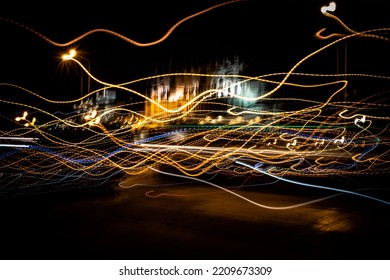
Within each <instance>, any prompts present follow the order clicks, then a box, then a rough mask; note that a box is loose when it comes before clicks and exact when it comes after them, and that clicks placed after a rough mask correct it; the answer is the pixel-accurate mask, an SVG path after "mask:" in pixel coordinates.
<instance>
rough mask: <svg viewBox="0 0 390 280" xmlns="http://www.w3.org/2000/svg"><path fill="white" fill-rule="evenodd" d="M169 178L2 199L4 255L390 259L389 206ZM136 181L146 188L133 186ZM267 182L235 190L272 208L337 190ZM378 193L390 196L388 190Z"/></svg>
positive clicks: (0, 254)
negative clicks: (267, 184)
mask: <svg viewBox="0 0 390 280" xmlns="http://www.w3.org/2000/svg"><path fill="white" fill-rule="evenodd" d="M168 179H169V178H165V177H161V176H156V175H154V176H152V175H149V176H148V177H144V178H123V180H122V183H121V184H122V186H127V188H120V187H118V182H114V183H112V185H113V186H106V187H103V186H101V187H99V188H95V189H80V190H74V191H64V192H57V193H54V194H53V193H52V194H40V195H28V196H23V197H14V198H2V199H1V200H0V211H1V214H2V219H1V220H2V221H1V225H2V226H1V233H0V237H1V240H2V249H1V250H0V258H1V259H16V260H20V259H44V260H46V259H71V260H73V259H76V260H79V259H92V260H100V259H102V260H106V259H116V260H118V259H146V260H149V259H232V260H235V259H276V260H278V259H298V260H299V259H315V260H326V259H335V260H339V259H340V260H342V259H352V260H358V259H363V260H366V259H368V260H371V259H374V260H376V259H387V258H388V256H387V255H386V252H388V249H389V247H390V246H389V244H390V242H389V236H390V223H389V220H388V216H389V213H390V211H389V210H390V206H389V205H386V204H383V203H378V202H375V201H372V200H368V199H364V198H360V197H354V196H351V195H341V196H337V197H334V198H331V199H328V200H325V201H322V202H317V203H314V204H309V205H305V206H301V207H298V208H295V209H290V210H269V209H264V208H261V207H258V206H255V205H253V204H250V203H248V202H245V201H244V200H242V199H240V198H238V197H236V196H233V195H231V194H229V193H227V192H224V191H222V190H219V189H217V188H213V187H211V186H207V185H204V184H201V183H198V182H196V183H193V182H184V183H181V184H178V185H167V183H169V181H167V180H168ZM367 180H368V181H371V182H372V179H367ZM359 181H360V182H362V179H359ZM140 182H142V184H144V185H142V186H141V185H138V186H133V187H131V188H129V186H131V185H132V184H135V183H140ZM170 183H172V181H170ZM153 184H154V186H153ZM272 188H273V190H271V188H268V189H267V188H266V187H260V188H259V187H256V188H246V189H242V190H238V191H237V192H238V193H239V194H242V195H244V196H245V197H248V198H250V199H252V200H253V201H256V202H257V203H261V204H266V205H274V206H278V205H279V206H286V205H293V204H296V203H303V202H306V201H309V200H311V199H317V198H320V197H324V196H327V195H331V194H334V192H327V193H326V192H322V191H309V192H307V190H305V189H304V188H302V189H300V188H299V187H296V186H291V185H289V184H280V186H277V185H274V186H273V187H272ZM146 194H150V195H154V196H155V195H161V194H169V195H163V196H158V197H155V198H151V197H149V196H147V195H146ZM377 194H378V195H379V194H385V195H386V196H387V198H388V196H389V192H388V190H385V191H383V192H378V193H377ZM387 201H388V199H387Z"/></svg>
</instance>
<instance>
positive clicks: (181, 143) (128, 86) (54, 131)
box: [0, 1, 390, 210]
mask: <svg viewBox="0 0 390 280" xmlns="http://www.w3.org/2000/svg"><path fill="white" fill-rule="evenodd" d="M234 2H238V1H230V2H226V3H222V4H219V5H215V6H213V7H211V8H208V9H206V10H203V11H201V12H198V13H196V14H193V15H192V16H189V17H186V18H184V19H183V20H181V21H179V22H178V23H177V24H175V25H174V26H173V27H172V28H171V29H170V30H169V31H168V32H167V33H166V34H165V35H164V36H163V37H162V38H161V39H159V40H156V41H154V42H151V43H145V44H144V43H138V42H135V41H133V40H131V39H128V38H127V37H125V36H123V35H121V34H118V33H115V32H113V31H109V30H105V29H96V30H92V31H90V32H87V33H85V34H83V35H81V36H79V37H77V38H76V39H74V40H72V41H70V42H67V43H64V44H60V43H56V42H54V41H53V40H50V39H48V38H46V37H44V36H43V35H41V34H40V33H38V32H36V31H34V30H32V29H30V28H28V27H26V26H22V27H23V28H25V29H27V30H30V31H31V32H33V33H34V34H36V35H38V36H39V37H41V38H42V39H44V40H45V41H47V42H48V43H50V44H53V45H56V46H59V47H64V46H68V45H70V44H73V43H74V42H76V41H79V40H82V39H83V38H85V37H86V36H88V35H90V34H92V33H95V32H107V33H109V34H111V35H113V36H115V37H119V38H121V39H123V40H124V41H126V42H128V43H130V44H133V45H136V46H140V47H143V46H150V45H153V44H158V43H160V42H161V41H162V40H164V39H165V38H167V37H168V36H169V35H170V34H171V33H172V31H173V30H174V29H175V28H176V27H177V26H179V25H180V24H182V23H183V22H184V21H186V20H189V19H191V18H193V17H195V16H198V15H201V14H203V13H206V12H209V11H211V10H212V9H215V8H218V7H221V6H224V5H227V4H232V3H234ZM324 14H325V15H326V16H330V14H329V11H328V10H326V11H325V12H324ZM331 18H333V19H336V20H337V21H338V22H339V23H340V24H341V25H342V27H343V28H344V30H346V31H347V32H349V33H350V34H347V35H339V34H333V35H330V36H327V37H324V36H323V35H321V32H322V31H321V32H319V33H317V34H316V36H317V37H318V38H320V39H328V38H331V37H342V38H339V39H336V40H335V41H333V42H331V43H328V44H326V45H325V46H323V47H321V48H320V49H318V50H316V51H314V52H312V53H310V54H308V55H307V56H305V57H304V58H302V59H300V60H299V61H298V62H297V63H296V64H295V65H294V66H293V67H292V68H291V69H290V71H288V72H286V73H271V74H266V75H262V76H248V75H241V74H204V73H197V72H190V73H168V74H163V75H156V76H151V77H145V78H142V79H138V80H132V81H127V82H123V83H120V84H111V83H107V82H105V81H104V79H101V78H97V77H95V76H94V75H93V73H92V72H93V71H89V70H87V68H86V67H84V66H83V64H82V63H81V62H80V61H79V60H77V58H76V53H68V54H66V55H64V56H63V59H64V60H67V61H68V62H74V63H76V64H77V65H78V66H79V67H80V68H81V69H82V70H83V71H84V72H85V73H87V74H88V75H89V77H90V78H91V79H93V80H94V81H95V82H96V83H98V84H100V85H101V88H100V89H98V90H96V91H93V92H89V93H88V94H86V95H84V96H82V97H81V98H78V99H75V100H52V99H50V98H47V97H45V96H42V95H40V94H39V93H35V92H33V91H31V90H29V89H26V88H23V87H21V86H18V85H14V84H10V83H1V84H0V87H1V88H3V89H5V90H6V89H9V88H12V89H14V90H17V91H18V92H19V94H20V95H21V96H23V95H26V96H33V97H34V98H36V99H39V100H41V101H42V102H45V103H49V104H51V103H53V104H56V105H58V110H59V112H60V110H61V109H60V107H61V105H66V104H69V103H75V102H80V107H79V108H78V109H77V110H75V111H74V112H69V113H66V114H65V113H58V112H57V113H51V112H48V111H46V110H45V109H43V108H38V107H36V106H33V105H30V104H25V103H23V102H21V101H17V100H14V99H13V98H12V96H10V95H6V94H3V93H1V97H0V102H2V103H3V104H5V105H6V106H9V107H12V108H14V110H15V111H14V112H15V114H13V115H5V114H4V115H1V117H2V120H3V123H6V124H7V125H9V126H10V127H12V128H11V129H9V130H2V131H0V141H1V143H0V147H2V148H6V149H4V150H1V151H0V161H1V167H0V194H3V195H9V194H10V193H11V194H13V193H17V192H20V191H21V192H36V191H39V190H41V189H45V190H47V188H48V187H49V188H51V190H53V191H54V190H55V189H56V187H58V188H60V189H63V188H67V187H74V186H75V185H78V186H80V185H83V184H85V185H88V186H95V185H101V184H103V183H105V182H107V181H108V180H109V179H110V180H111V179H112V178H114V177H115V176H117V175H121V176H122V175H123V174H125V175H126V176H137V175H141V174H145V173H146V172H148V171H150V170H153V171H155V172H157V173H162V174H170V175H171V176H174V177H180V178H187V179H188V178H191V179H192V180H194V181H198V182H202V183H205V184H208V185H211V186H213V187H216V188H218V189H220V190H223V191H226V192H228V193H230V194H232V195H235V196H236V197H238V198H240V199H243V200H244V201H246V202H249V203H252V204H254V205H256V206H259V207H264V208H268V209H275V210H276V209H277V210H285V209H291V208H296V207H300V206H303V205H307V204H310V203H316V202H319V201H322V200H324V199H329V198H331V197H334V196H337V195H340V194H347V195H353V196H360V197H363V198H366V199H370V200H374V201H376V202H378V203H382V204H385V205H389V204H390V202H389V201H388V200H386V199H382V198H378V197H374V196H371V195H369V194H367V195H366V194H362V193H360V192H357V191H356V188H355V189H348V188H345V189H343V188H341V187H340V188H336V187H332V188H331V187H327V186H324V185H317V184H310V183H306V182H305V179H307V178H316V177H319V178H323V177H329V176H373V175H386V174H388V172H389V162H390V158H389V149H388V145H389V139H390V138H389V135H388V131H389V130H388V127H389V120H390V118H389V116H388V114H387V113H386V112H387V111H388V110H389V104H388V102H387V100H388V97H387V95H388V92H380V93H374V94H372V95H371V96H368V97H367V98H365V99H363V100H359V101H337V98H338V95H339V94H340V92H341V91H342V90H344V89H345V88H347V86H348V80H347V79H348V78H353V77H359V78H361V79H366V80H367V82H369V81H370V82H373V83H375V81H378V80H380V81H388V80H389V79H390V77H388V76H386V75H379V74H365V73H355V74H354V73H349V74H343V75H342V77H343V78H344V80H338V79H339V78H340V75H337V74H332V73H330V74H316V73H299V72H297V71H296V70H297V69H298V68H299V67H300V66H301V65H303V64H304V63H305V62H307V61H308V60H314V59H315V58H316V56H317V55H318V54H319V53H323V52H326V51H327V50H328V49H329V48H330V47H332V46H334V45H336V44H338V43H339V42H340V41H342V40H347V39H349V38H352V37H358V36H361V35H362V34H369V35H370V36H363V37H364V38H366V39H367V38H368V39H372V38H375V39H381V40H382V41H383V42H385V43H386V42H387V41H388V38H386V37H383V35H376V33H382V32H383V31H384V30H386V31H389V29H377V30H368V31H365V32H355V31H353V30H351V29H349V28H347V26H346V25H345V24H344V23H342V21H341V20H340V19H338V18H336V17H335V16H331ZM3 20H4V19H3ZM165 78H169V79H182V80H184V79H189V80H190V81H192V82H193V81H197V80H199V79H200V78H202V79H205V80H206V81H208V86H204V87H203V89H202V90H201V89H200V88H199V87H196V88H195V89H193V90H192V91H191V93H190V92H187V93H184V92H183V91H176V92H172V93H170V94H171V95H170V96H169V97H168V96H167V97H166V98H165V99H161V95H158V94H157V96H153V95H152V96H151V95H149V94H146V93H143V92H140V91H137V90H134V89H133V88H132V86H133V85H135V84H137V83H142V82H145V81H151V80H155V79H165ZM216 80H218V81H220V80H223V81H224V82H223V83H222V84H220V83H216V82H215V81H216ZM253 83H256V84H257V85H259V84H266V85H268V86H271V87H272V88H271V89H270V90H269V91H267V92H265V91H264V92H256V94H253V93H252V91H250V90H251V87H250V85H253ZM336 86H338V88H337V89H336V90H335V87H336ZM107 89H116V90H118V92H119V93H120V94H126V95H136V96H138V97H139V98H141V99H142V101H140V102H134V103H127V104H116V105H113V106H111V107H109V108H107V107H99V106H94V105H96V104H92V105H91V104H89V103H88V102H89V101H90V100H91V99H90V98H92V97H93V96H94V95H96V94H97V93H99V92H101V91H102V90H107ZM236 89H240V90H236ZM244 89H247V90H248V91H244ZM282 90H286V92H288V93H285V92H284V91H282ZM281 91H282V93H280V92H281ZM248 92H249V93H248ZM167 94H168V93H167ZM277 94H278V95H277ZM300 95H302V96H300ZM308 95H309V96H311V97H312V98H305V97H304V96H308ZM21 100H23V99H21ZM272 103H273V104H283V103H289V104H291V103H293V104H294V108H291V107H288V108H283V107H281V108H280V109H277V110H271V109H268V108H267V107H266V106H265V104H272ZM88 104H89V105H88ZM245 104H246V105H245ZM248 104H250V106H249V105H248ZM81 105H83V106H84V107H83V106H81ZM140 106H141V107H142V108H143V109H142V110H140V109H139V107H140ZM71 133H75V134H76V137H73V136H72V137H69V134H71ZM26 139H39V141H32V142H31V141H30V142H26ZM167 167H168V168H173V169H174V170H176V171H177V172H178V173H177V174H176V173H172V172H168V171H164V170H165V168H167ZM219 174H223V175H229V176H231V177H234V178H238V179H241V178H243V180H246V178H248V177H251V178H252V179H256V180H257V181H258V182H261V181H264V180H266V179H267V178H274V179H276V180H277V181H279V182H280V181H285V182H288V183H291V184H297V185H305V186H308V187H311V188H317V189H327V190H332V191H334V192H335V193H336V194H334V195H330V196H327V197H323V198H319V199H315V200H310V201H308V202H305V203H300V204H296V205H288V206H284V207H274V206H270V205H264V204H260V203H257V202H254V201H252V200H251V199H249V198H247V197H244V196H243V195H240V194H238V193H237V192H235V191H233V190H231V189H229V188H227V187H222V186H221V185H220V184H217V183H214V182H211V181H206V180H205V179H204V176H210V175H212V176H213V177H212V178H216V176H217V175H219ZM293 178H294V179H293ZM32 181H33V182H34V183H31V182H32ZM372 190H375V188H374V187H373V188H372ZM365 191H367V190H365ZM368 191H369V190H368Z"/></svg>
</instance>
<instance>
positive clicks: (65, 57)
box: [62, 49, 91, 97]
mask: <svg viewBox="0 0 390 280" xmlns="http://www.w3.org/2000/svg"><path fill="white" fill-rule="evenodd" d="M76 55H77V52H76V50H75V49H70V50H69V53H67V54H64V55H63V56H62V59H63V60H71V59H74V57H75V56H76ZM83 59H84V60H85V61H86V62H87V64H88V73H87V74H88V85H87V87H88V93H89V91H90V88H91V77H90V76H89V75H90V74H89V73H90V72H91V64H90V63H89V60H88V59H86V58H83ZM82 96H83V73H82V72H81V86H80V97H82Z"/></svg>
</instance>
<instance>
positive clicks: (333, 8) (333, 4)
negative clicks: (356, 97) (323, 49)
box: [321, 2, 347, 101]
mask: <svg viewBox="0 0 390 280" xmlns="http://www.w3.org/2000/svg"><path fill="white" fill-rule="evenodd" d="M334 11H336V2H330V3H329V5H328V6H322V8H321V13H323V14H324V15H325V16H329V15H330V14H329V13H328V12H334ZM332 17H333V16H332ZM339 49H340V46H339V45H337V50H336V52H337V53H336V71H337V74H339V72H340V60H339V53H340V51H339ZM346 74H347V41H346V40H344V79H345V80H346V79H347V76H346ZM346 100H347V88H346V87H345V88H344V101H346Z"/></svg>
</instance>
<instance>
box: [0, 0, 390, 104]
mask: <svg viewBox="0 0 390 280" xmlns="http://www.w3.org/2000/svg"><path fill="white" fill-rule="evenodd" d="M336 2H337V10H336V12H335V13H334V14H335V15H336V16H338V17H339V18H340V19H341V20H343V21H344V22H345V23H346V24H347V25H348V26H349V27H350V28H352V29H354V30H356V31H362V30H367V29H372V28H384V27H388V26H390V22H389V21H388V16H387V9H386V1H384V0H382V1H379V0H374V1H371V0H359V1H336ZM220 3H223V1H216V0H207V1H157V2H156V1H150V0H143V1H136V2H135V1H132V2H129V3H125V2H123V1H106V2H102V3H97V2H96V3H94V4H87V3H86V4H82V5H81V4H80V6H78V5H77V4H78V3H74V4H72V3H69V4H68V3H66V2H64V3H62V4H56V5H54V4H47V3H46V2H45V3H39V2H38V3H37V2H36V1H33V2H29V3H28V4H20V3H19V2H18V3H13V4H11V3H8V4H4V5H3V4H2V8H1V13H0V16H1V17H3V18H8V19H10V20H13V21H15V22H18V23H20V24H23V25H25V26H27V27H29V28H31V29H33V30H35V31H36V32H39V33H41V34H42V35H44V36H46V37H47V38H49V39H51V40H53V41H55V42H58V43H65V42H67V41H70V40H72V39H74V38H76V37H78V36H79V35H81V34H83V33H84V32H88V31H90V30H92V29H95V28H104V29H109V30H112V31H115V32H117V33H120V34H122V35H123V36H126V37H128V38H130V39H133V40H135V41H139V42H143V43H146V42H151V41H154V40H157V39H159V38H161V37H162V36H163V35H164V34H165V33H166V32H167V31H168V30H169V28H171V27H172V26H173V25H174V24H175V23H177V22H178V21H179V20H181V19H183V18H185V17H187V16H189V15H191V14H194V13H197V12H199V11H201V10H203V9H206V8H209V7H211V6H213V5H216V4H220ZM327 4H329V2H328V1H318V0H311V1H302V0H299V1H280V0H278V1H257V0H247V1H239V2H235V3H231V4H228V5H225V6H222V7H219V8H217V9H214V10H212V11H210V12H208V13H206V14H203V15H200V16H198V17H195V18H192V19H190V20H188V21H186V22H184V23H183V24H182V25H180V26H179V27H177V29H175V30H174V31H173V33H172V34H171V35H170V36H169V37H168V38H167V39H166V40H165V41H163V42H161V43H160V44H158V45H155V46H150V47H137V46H134V45H132V44H129V43H127V42H125V41H123V40H121V39H119V38H117V37H114V36H112V35H109V34H106V33H94V34H91V35H89V36H87V37H86V38H84V39H82V40H80V41H78V42H76V43H75V44H72V45H70V46H67V47H57V46H53V45H51V44H49V43H47V42H46V41H44V40H42V39H41V38H40V37H39V36H37V35H36V34H34V33H33V32H30V31H28V30H26V29H24V28H21V27H19V26H17V25H15V24H12V23H9V22H6V21H4V20H2V21H0V32H1V34H2V42H1V47H0V48H1V50H2V53H3V56H2V67H1V69H0V77H1V78H0V82H4V83H12V84H17V85H19V86H22V87H25V88H27V89H29V90H32V91H34V92H36V93H38V94H40V95H43V96H47V97H54V98H56V99H67V98H70V97H78V96H79V94H80V84H81V77H80V69H79V68H78V67H74V65H73V67H61V55H62V54H64V53H66V52H67V51H68V50H69V48H71V47H75V48H77V49H78V51H79V52H81V53H82V57H83V58H82V59H81V62H84V65H85V66H87V65H88V64H89V67H90V69H91V72H92V74H93V75H95V76H96V77H97V78H99V79H101V80H103V81H106V82H109V83H122V82H126V81H131V80H133V79H138V78H142V77H147V76H150V75H153V74H155V73H156V72H158V73H165V72H168V71H170V72H183V71H188V70H189V69H190V67H191V66H192V65H202V64H207V63H209V62H213V61H215V60H218V59H222V58H226V57H232V56H239V57H240V58H241V59H242V60H243V61H245V63H246V65H247V73H246V74H249V75H261V74H267V73H273V72H286V71H289V70H290V69H291V67H293V66H294V65H295V64H296V63H297V62H298V61H299V60H300V59H302V58H303V57H305V56H306V55H308V54H309V53H311V52H313V51H314V50H316V49H318V48H320V47H322V46H324V45H325V44H326V43H328V42H325V41H324V40H319V39H317V38H315V36H314V34H315V33H316V32H317V31H318V30H320V29H322V28H324V27H326V28H327V29H328V30H329V33H330V32H331V31H334V32H344V30H343V29H342V28H341V27H340V26H339V25H337V23H336V22H335V21H333V20H331V19H330V18H327V17H325V16H324V15H322V14H321V12H320V9H321V7H322V6H324V5H327ZM358 40H360V41H358ZM358 40H355V41H354V44H349V65H348V68H349V69H348V70H350V71H351V72H353V71H356V72H369V73H374V74H379V73H380V74H383V73H384V72H385V71H388V70H387V66H386V65H388V62H389V60H390V59H389V56H383V54H386V50H387V48H388V42H377V41H376V40H366V41H364V39H358ZM355 43H356V44H355ZM335 53H336V51H335V48H333V50H332V49H330V50H329V51H328V52H326V53H324V54H321V55H318V56H317V57H315V59H312V60H310V61H307V63H305V64H303V65H301V66H300V68H299V69H298V70H297V71H298V72H311V73H314V72H319V73H331V72H333V73H334V72H335V70H336V58H335V57H336V55H335ZM387 73H388V72H387ZM98 86H99V85H97V84H92V85H91V89H96V87H98ZM3 90H4V89H2V91H3Z"/></svg>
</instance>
